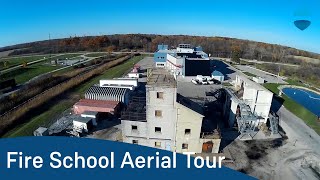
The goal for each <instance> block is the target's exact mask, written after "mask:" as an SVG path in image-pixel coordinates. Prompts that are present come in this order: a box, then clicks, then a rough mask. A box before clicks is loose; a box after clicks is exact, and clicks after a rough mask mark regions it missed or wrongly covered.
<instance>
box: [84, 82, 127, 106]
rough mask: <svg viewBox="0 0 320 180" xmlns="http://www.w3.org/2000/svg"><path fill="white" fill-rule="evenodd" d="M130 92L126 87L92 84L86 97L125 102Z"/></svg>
mask: <svg viewBox="0 0 320 180" xmlns="http://www.w3.org/2000/svg"><path fill="white" fill-rule="evenodd" d="M128 92H129V90H128V89H125V88H117V87H100V86H91V87H90V88H89V89H88V90H87V92H86V93H85V98H86V99H94V100H109V101H120V102H123V103H125V96H126V94H127V93H128Z"/></svg>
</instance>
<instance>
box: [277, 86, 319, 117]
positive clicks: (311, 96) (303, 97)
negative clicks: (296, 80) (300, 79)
mask: <svg viewBox="0 0 320 180" xmlns="http://www.w3.org/2000/svg"><path fill="white" fill-rule="evenodd" d="M282 91H283V93H284V94H286V95H287V96H289V97H290V98H291V99H293V100H294V101H296V102H297V103H299V104H301V105H302V106H304V107H305V108H306V109H308V110H309V111H311V112H312V113H314V114H316V115H317V116H320V94H316V93H314V92H311V91H308V90H305V89H300V88H284V89H283V90H282Z"/></svg>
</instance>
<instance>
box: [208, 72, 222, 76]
mask: <svg viewBox="0 0 320 180" xmlns="http://www.w3.org/2000/svg"><path fill="white" fill-rule="evenodd" d="M211 75H212V76H224V75H223V74H222V73H221V72H220V71H213V72H212V73H211Z"/></svg>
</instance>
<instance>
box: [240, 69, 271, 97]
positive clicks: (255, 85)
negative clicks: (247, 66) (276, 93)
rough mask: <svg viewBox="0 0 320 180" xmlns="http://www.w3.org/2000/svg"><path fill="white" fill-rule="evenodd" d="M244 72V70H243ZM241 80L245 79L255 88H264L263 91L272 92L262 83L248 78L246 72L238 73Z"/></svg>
mask: <svg viewBox="0 0 320 180" xmlns="http://www.w3.org/2000/svg"><path fill="white" fill-rule="evenodd" d="M241 73H242V72H241ZM237 76H238V77H239V78H240V79H241V80H243V81H244V82H246V83H247V84H248V85H249V86H251V87H253V88H254V89H256V90H263V91H267V92H270V93H272V92H271V91H269V90H268V89H267V88H265V87H263V86H261V85H260V84H258V83H256V82H254V81H252V80H250V79H248V78H247V77H246V75H245V74H242V75H237Z"/></svg>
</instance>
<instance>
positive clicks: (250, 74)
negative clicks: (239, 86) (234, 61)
mask: <svg viewBox="0 0 320 180" xmlns="http://www.w3.org/2000/svg"><path fill="white" fill-rule="evenodd" d="M243 74H245V75H247V76H250V77H257V76H256V75H254V74H252V73H249V72H243Z"/></svg>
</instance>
